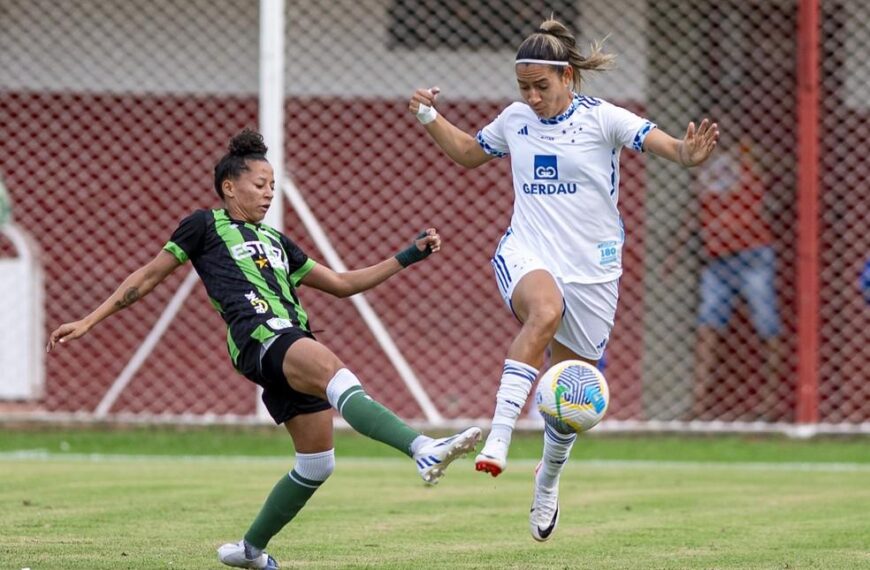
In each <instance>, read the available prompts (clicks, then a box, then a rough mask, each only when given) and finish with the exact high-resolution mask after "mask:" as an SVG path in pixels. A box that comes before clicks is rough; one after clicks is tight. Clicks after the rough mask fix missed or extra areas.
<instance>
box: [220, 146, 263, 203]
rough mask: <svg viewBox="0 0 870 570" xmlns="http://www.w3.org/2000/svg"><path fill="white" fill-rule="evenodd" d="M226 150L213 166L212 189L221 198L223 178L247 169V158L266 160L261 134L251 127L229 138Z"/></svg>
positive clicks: (236, 176) (222, 196)
mask: <svg viewBox="0 0 870 570" xmlns="http://www.w3.org/2000/svg"><path fill="white" fill-rule="evenodd" d="M227 150H228V152H227V154H225V155H224V156H223V157H222V158H221V159H220V160H219V161H218V163H217V164H216V165H215V167H214V189H215V192H217V195H218V196H220V198H221V200H223V198H224V192H223V189H222V188H221V186H222V185H223V182H224V180H227V179H235V178H238V176H239V175H240V174H241V173H242V172H244V171H245V170H247V169H248V165H247V161H248V160H266V151H268V150H269V149H268V148H267V147H266V143H265V142H264V141H263V135H261V134H260V133H258V132H257V131H255V130H252V129H245V130H243V131H242V132H240V133H239V134H237V135H236V136H234V137H233V138H231V139H230V143H229V145H228V149H227Z"/></svg>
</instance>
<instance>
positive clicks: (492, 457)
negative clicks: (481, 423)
mask: <svg viewBox="0 0 870 570" xmlns="http://www.w3.org/2000/svg"><path fill="white" fill-rule="evenodd" d="M507 454H508V442H506V441H505V440H503V439H487V440H486V445H484V446H483V449H481V450H480V453H478V454H477V458H475V460H474V468H475V469H477V470H478V471H483V472H484V473H489V474H490V475H492V476H493V477H498V476H499V475H501V473H502V471H504V470H505V469H506V468H507Z"/></svg>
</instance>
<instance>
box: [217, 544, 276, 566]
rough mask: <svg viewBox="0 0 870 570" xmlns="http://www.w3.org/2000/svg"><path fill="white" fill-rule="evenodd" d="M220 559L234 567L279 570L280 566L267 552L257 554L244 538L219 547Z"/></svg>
mask: <svg viewBox="0 0 870 570" xmlns="http://www.w3.org/2000/svg"><path fill="white" fill-rule="evenodd" d="M218 560H220V561H221V562H223V563H224V564H226V565H227V566H232V567H233V568H258V569H260V570H278V568H279V566H278V562H276V561H275V559H274V558H272V557H271V556H269V555H268V554H266V553H265V552H261V553H260V555H259V556H255V555H254V554H253V552H251V547H250V546H248V545H247V544H246V543H245V541H244V540H240V541H239V542H237V543H232V542H231V543H228V544H224V545H223V546H221V547H220V548H218Z"/></svg>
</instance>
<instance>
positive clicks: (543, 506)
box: [529, 463, 559, 542]
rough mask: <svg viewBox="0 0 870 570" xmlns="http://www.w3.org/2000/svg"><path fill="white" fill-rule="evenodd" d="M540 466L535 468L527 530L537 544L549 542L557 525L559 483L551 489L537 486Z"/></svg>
mask: <svg viewBox="0 0 870 570" xmlns="http://www.w3.org/2000/svg"><path fill="white" fill-rule="evenodd" d="M540 469H541V464H540V463H538V466H537V467H536V468H535V496H534V500H533V501H532V509H531V510H530V511H529V530H531V531H532V538H534V539H535V540H537V541H538V542H544V541H547V540H550V537H551V536H553V532H555V531H556V525H558V524H559V483H558V481H557V482H556V485H554V486H553V487H552V488H547V487H542V486H540V485H538V471H539V470H540Z"/></svg>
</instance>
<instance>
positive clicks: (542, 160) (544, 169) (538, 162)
mask: <svg viewBox="0 0 870 570" xmlns="http://www.w3.org/2000/svg"><path fill="white" fill-rule="evenodd" d="M558 178H559V165H558V164H557V163H556V157H555V156H553V155H546V154H536V155H535V180H556V179H558Z"/></svg>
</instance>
